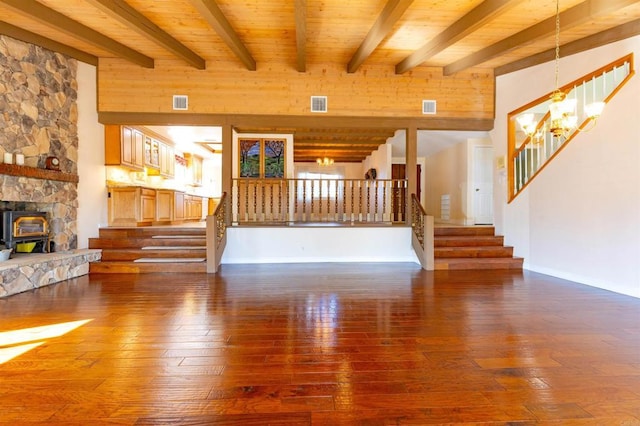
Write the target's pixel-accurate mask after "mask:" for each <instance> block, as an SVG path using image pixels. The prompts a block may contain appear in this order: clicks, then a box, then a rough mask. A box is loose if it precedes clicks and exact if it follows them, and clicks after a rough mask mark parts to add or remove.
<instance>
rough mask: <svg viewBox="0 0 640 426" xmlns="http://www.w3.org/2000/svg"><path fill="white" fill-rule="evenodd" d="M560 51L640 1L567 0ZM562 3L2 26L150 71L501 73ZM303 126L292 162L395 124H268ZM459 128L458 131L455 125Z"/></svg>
mask: <svg viewBox="0 0 640 426" xmlns="http://www.w3.org/2000/svg"><path fill="white" fill-rule="evenodd" d="M559 7H560V11H561V15H560V23H561V44H562V47H561V50H560V51H561V54H562V55H568V54H572V53H576V52H579V51H582V50H587V49H590V48H593V47H596V46H599V45H603V44H606V43H610V42H613V41H617V40H620V39H623V38H627V37H630V36H633V35H637V34H638V33H639V32H640V0H586V1H583V0H561V1H560V6H559ZM555 12H556V1H555V0H511V1H509V0H485V1H482V0H447V1H441V0H349V1H348V2H345V1H344V0H295V1H293V0H269V1H264V0H153V1H149V0H127V1H124V0H38V1H36V0H0V34H5V35H8V36H11V37H14V38H17V39H21V40H24V41H28V42H33V43H36V44H39V45H41V46H44V47H47V48H50V49H52V50H56V51H59V52H62V53H65V54H67V55H70V56H72V57H75V58H77V59H78V60H81V61H84V62H88V63H91V64H97V63H98V60H99V58H110V57H120V58H123V59H125V60H127V61H130V62H132V63H135V64H137V65H139V66H141V67H148V68H152V67H154V65H155V62H156V61H157V60H162V59H175V58H178V59H180V60H182V61H184V62H185V63H186V64H188V65H189V66H192V67H194V68H196V69H205V68H206V67H207V66H215V67H225V66H229V67H237V66H238V63H240V64H242V66H243V67H246V68H247V69H248V70H256V69H258V68H268V67H269V65H270V64H278V65H283V64H284V65H286V66H291V67H293V68H295V69H296V70H297V71H298V72H300V73H304V72H305V71H306V69H307V68H308V67H309V66H312V65H313V66H318V65H322V64H324V63H331V64H336V63H337V64H341V65H342V66H344V68H345V70H346V72H348V73H357V72H363V71H362V65H363V64H371V65H379V66H387V67H389V69H390V73H391V74H393V73H396V74H398V75H402V74H404V73H407V72H410V71H411V70H412V69H414V68H416V67H420V66H429V67H441V68H442V72H443V74H444V75H454V74H455V73H457V72H460V71H462V70H465V69H468V68H471V67H480V68H489V69H493V71H494V73H495V75H501V74H504V73H508V72H512V71H514V70H518V69H522V68H526V67H529V66H532V65H535V64H539V63H543V62H546V61H549V60H553V58H554V54H555V49H554V43H555V37H554V31H555ZM237 130H238V131H240V132H243V131H246V132H259V131H269V132H291V133H294V134H295V139H294V147H295V148H294V149H295V152H294V156H295V160H296V161H315V159H316V158H317V157H324V156H329V157H332V158H334V159H335V161H349V162H359V161H362V159H364V158H365V157H366V156H367V155H369V154H370V153H371V152H372V151H373V150H375V149H377V148H378V146H379V145H380V144H383V143H385V141H386V139H387V138H388V137H390V136H392V135H393V132H394V129H386V130H380V129H377V130H376V129H374V130H371V129H365V128H358V129H334V130H333V131H328V130H327V129H313V128H308V127H307V128H291V129H269V128H259V127H256V128H245V129H237ZM452 130H455V129H452Z"/></svg>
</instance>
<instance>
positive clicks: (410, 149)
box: [405, 125, 418, 225]
mask: <svg viewBox="0 0 640 426" xmlns="http://www.w3.org/2000/svg"><path fill="white" fill-rule="evenodd" d="M406 133H407V136H406V151H405V152H406V153H407V154H406V158H405V164H406V167H405V174H406V176H405V178H406V179H407V194H406V197H405V203H406V205H405V211H406V217H405V224H407V225H411V214H412V212H411V195H412V194H415V193H416V191H417V189H418V177H417V175H416V168H417V165H418V129H417V127H416V126H415V125H411V126H409V127H408V128H407V129H406Z"/></svg>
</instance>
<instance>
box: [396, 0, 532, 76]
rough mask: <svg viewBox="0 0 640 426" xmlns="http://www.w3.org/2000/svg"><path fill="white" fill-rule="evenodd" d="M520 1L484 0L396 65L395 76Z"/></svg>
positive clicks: (425, 59) (422, 61)
mask: <svg viewBox="0 0 640 426" xmlns="http://www.w3.org/2000/svg"><path fill="white" fill-rule="evenodd" d="M520 1H521V0H517V1H513V0H485V1H484V2H482V3H480V4H479V5H478V6H476V7H475V8H474V9H473V10H471V11H470V12H469V13H467V14H466V15H464V16H463V17H462V18H460V19H458V20H457V21H456V22H455V23H454V24H453V25H451V26H450V27H448V28H447V29H446V30H444V31H443V32H441V33H440V34H438V35H437V36H435V37H434V38H433V39H432V40H431V41H429V42H428V43H427V44H425V45H424V46H422V47H421V48H420V49H418V50H416V51H415V52H413V53H412V54H411V55H409V56H407V57H406V58H405V59H404V60H403V61H402V62H399V63H398V64H397V65H396V74H402V73H405V72H407V71H409V70H410V69H412V68H415V67H417V66H418V65H420V64H422V63H424V62H426V61H427V60H428V59H429V58H431V57H433V56H434V55H436V54H438V53H439V52H441V51H443V50H444V49H446V48H447V47H449V46H451V45H453V44H454V43H456V42H457V41H459V40H461V39H463V38H464V37H466V36H467V35H469V34H471V33H472V32H474V31H475V30H477V29H478V28H480V27H482V26H483V25H485V24H486V23H487V22H488V21H490V20H491V19H493V18H495V17H496V16H498V15H500V14H501V13H504V12H505V11H507V10H508V9H510V8H512V7H513V6H515V5H516V4H518V3H519V2H520Z"/></svg>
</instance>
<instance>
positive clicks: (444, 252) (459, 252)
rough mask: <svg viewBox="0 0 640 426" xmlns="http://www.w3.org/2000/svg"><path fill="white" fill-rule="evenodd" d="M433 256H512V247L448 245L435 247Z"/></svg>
mask: <svg viewBox="0 0 640 426" xmlns="http://www.w3.org/2000/svg"><path fill="white" fill-rule="evenodd" d="M434 257H435V258H436V259H438V258H446V257H456V258H488V257H513V248H512V247H486V248H484V247H449V248H436V249H435V250H434Z"/></svg>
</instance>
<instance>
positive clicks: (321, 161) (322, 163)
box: [316, 157, 333, 166]
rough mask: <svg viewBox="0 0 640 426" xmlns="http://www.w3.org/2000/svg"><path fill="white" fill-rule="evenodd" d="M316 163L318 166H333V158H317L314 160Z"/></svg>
mask: <svg viewBox="0 0 640 426" xmlns="http://www.w3.org/2000/svg"><path fill="white" fill-rule="evenodd" d="M316 163H318V165H319V166H330V165H332V164H333V158H328V157H324V158H318V159H317V160H316Z"/></svg>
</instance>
